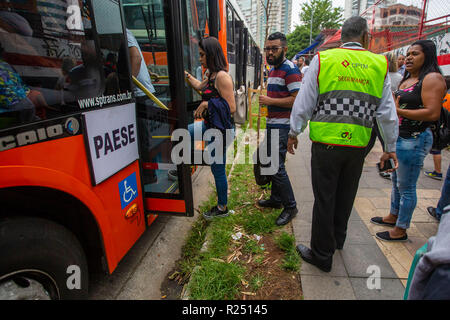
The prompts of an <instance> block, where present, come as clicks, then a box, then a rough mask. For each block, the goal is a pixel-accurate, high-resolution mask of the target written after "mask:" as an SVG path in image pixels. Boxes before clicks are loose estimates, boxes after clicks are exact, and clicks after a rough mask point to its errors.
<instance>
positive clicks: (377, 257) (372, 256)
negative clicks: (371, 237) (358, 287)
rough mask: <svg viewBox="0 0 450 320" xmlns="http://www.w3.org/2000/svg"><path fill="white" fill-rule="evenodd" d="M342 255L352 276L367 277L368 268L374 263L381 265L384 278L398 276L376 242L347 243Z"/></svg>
mask: <svg viewBox="0 0 450 320" xmlns="http://www.w3.org/2000/svg"><path fill="white" fill-rule="evenodd" d="M341 255H342V258H343V260H344V265H345V268H346V269H347V272H348V275H349V276H350V277H360V278H364V277H367V275H368V273H367V268H368V267H369V266H372V265H376V266H379V267H380V270H381V276H382V277H384V278H396V277H397V275H396V274H395V272H394V270H392V267H391V266H390V264H389V262H388V260H387V259H386V257H385V256H384V254H383V253H382V252H381V250H380V248H379V247H378V245H377V244H376V243H373V244H347V245H346V246H345V248H344V250H342V251H341Z"/></svg>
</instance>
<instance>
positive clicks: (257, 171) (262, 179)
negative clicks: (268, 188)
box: [253, 148, 272, 186]
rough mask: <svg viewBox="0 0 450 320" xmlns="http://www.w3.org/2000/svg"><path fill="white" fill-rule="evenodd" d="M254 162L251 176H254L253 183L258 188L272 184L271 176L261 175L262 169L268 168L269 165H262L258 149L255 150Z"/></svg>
mask: <svg viewBox="0 0 450 320" xmlns="http://www.w3.org/2000/svg"><path fill="white" fill-rule="evenodd" d="M255 157H256V161H255V163H254V164H253V175H254V176H255V181H256V184H257V185H258V186H265V185H267V184H269V183H270V182H272V176H271V175H263V174H261V168H262V167H269V166H270V164H267V165H263V164H261V161H260V159H259V148H258V149H257V150H256V156H255Z"/></svg>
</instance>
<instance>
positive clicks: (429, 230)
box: [414, 222, 439, 238]
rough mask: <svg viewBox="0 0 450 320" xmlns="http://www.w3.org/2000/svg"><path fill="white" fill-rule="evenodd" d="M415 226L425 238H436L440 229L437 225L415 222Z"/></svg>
mask: <svg viewBox="0 0 450 320" xmlns="http://www.w3.org/2000/svg"><path fill="white" fill-rule="evenodd" d="M414 224H415V226H416V227H417V229H418V230H419V231H420V232H421V233H422V234H423V235H424V236H425V238H430V237H433V236H435V235H436V233H437V231H438V228H439V227H438V226H439V225H438V224H437V223H426V222H415V223H414Z"/></svg>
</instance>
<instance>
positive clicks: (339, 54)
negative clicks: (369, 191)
mask: <svg viewBox="0 0 450 320" xmlns="http://www.w3.org/2000/svg"><path fill="white" fill-rule="evenodd" d="M341 39H342V43H343V45H342V46H341V47H340V48H336V49H330V50H327V51H323V52H320V53H319V54H317V55H316V56H315V57H314V58H313V60H312V61H311V63H310V67H309V70H308V73H307V75H306V76H305V78H304V80H303V82H302V86H301V89H300V93H299V95H298V96H297V98H296V100H295V102H294V106H293V108H292V113H291V119H290V127H291V129H290V132H289V140H288V151H289V152H290V153H292V154H294V148H295V149H296V148H297V144H298V140H297V136H298V134H300V133H301V132H302V131H303V130H304V129H305V128H306V126H307V124H308V121H310V122H309V132H310V139H311V140H312V142H313V143H312V148H311V150H312V155H311V178H312V187H313V191H314V198H315V202H314V209H313V219H312V229H311V249H310V248H308V247H306V246H304V245H301V244H300V245H298V246H297V251H298V252H299V254H300V256H301V257H302V258H303V260H304V261H306V262H308V263H311V264H313V265H315V266H316V267H318V268H319V269H321V270H322V271H325V272H329V271H331V264H332V257H333V254H334V252H335V250H336V249H342V248H343V246H344V242H345V238H346V234H347V223H348V219H349V217H350V213H351V211H352V207H353V202H354V199H355V196H356V192H357V190H358V184H359V179H360V176H361V173H362V168H363V164H364V156H365V147H366V146H367V144H368V142H369V139H370V135H371V132H372V127H373V121H374V119H376V120H377V123H378V126H379V128H380V132H381V134H382V137H383V139H384V142H385V149H384V150H385V151H386V152H385V153H383V155H382V157H381V159H380V162H381V167H382V168H383V167H384V165H385V163H386V164H387V163H388V162H389V163H392V162H390V159H392V160H393V169H391V170H390V171H392V170H394V169H395V168H397V157H396V154H395V144H396V141H397V136H398V118H397V113H396V108H395V103H394V100H393V97H392V93H391V89H390V78H389V74H388V65H387V61H386V58H385V57H384V56H382V55H377V54H374V53H371V52H369V51H367V48H368V46H369V32H368V25H367V22H366V20H365V19H363V18H361V17H358V16H356V17H351V18H349V19H348V20H346V21H345V22H344V24H343V26H342V34H341ZM388 160H389V161H388Z"/></svg>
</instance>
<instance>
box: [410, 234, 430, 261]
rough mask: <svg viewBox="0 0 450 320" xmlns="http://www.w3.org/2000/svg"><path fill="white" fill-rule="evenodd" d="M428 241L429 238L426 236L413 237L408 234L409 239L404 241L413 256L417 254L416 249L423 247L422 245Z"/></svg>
mask: <svg viewBox="0 0 450 320" xmlns="http://www.w3.org/2000/svg"><path fill="white" fill-rule="evenodd" d="M427 242H428V238H425V237H411V236H409V235H408V241H407V242H405V243H404V245H405V247H406V249H407V250H408V251H409V253H411V255H412V256H414V255H415V254H416V251H417V250H419V249H420V248H422V246H423V245H424V244H425V243H427Z"/></svg>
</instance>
